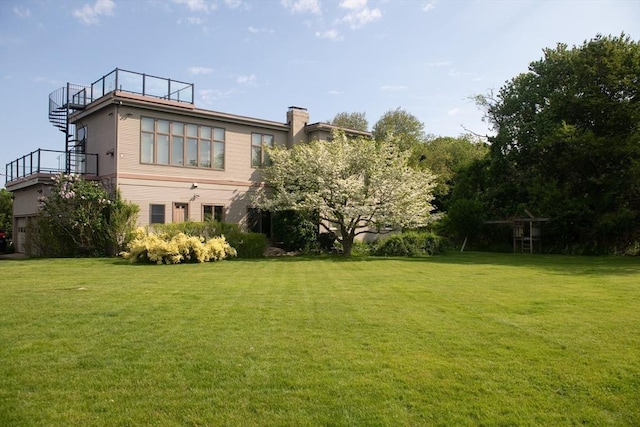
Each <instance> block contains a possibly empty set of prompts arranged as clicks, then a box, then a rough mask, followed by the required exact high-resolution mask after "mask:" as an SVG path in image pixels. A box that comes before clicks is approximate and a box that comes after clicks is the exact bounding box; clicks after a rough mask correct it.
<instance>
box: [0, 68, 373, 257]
mask: <svg viewBox="0 0 640 427" xmlns="http://www.w3.org/2000/svg"><path fill="white" fill-rule="evenodd" d="M49 98H50V99H49V119H50V121H51V122H52V124H53V125H54V126H56V127H58V128H59V129H60V130H61V131H62V132H63V133H64V134H65V138H66V140H65V147H64V150H61V151H50V150H49V151H48V150H36V151H34V152H32V153H30V154H27V155H25V156H23V157H21V158H20V159H17V160H15V161H13V162H11V163H9V164H7V165H6V175H7V182H6V184H5V186H6V188H7V190H9V191H11V192H13V194H14V233H13V234H14V245H15V248H16V250H17V251H18V252H25V251H28V246H27V244H26V243H27V235H26V233H25V232H26V230H27V228H28V227H27V226H28V224H29V221H30V219H31V218H33V217H34V216H35V215H36V213H37V211H38V204H39V202H38V198H39V197H40V196H41V195H42V194H46V192H47V191H48V188H49V186H50V185H51V183H52V180H51V176H52V175H53V174H56V173H60V172H66V173H77V174H81V175H83V176H85V177H86V178H88V179H96V180H100V181H102V182H104V183H105V184H107V185H111V186H112V188H119V189H120V191H121V194H122V196H123V197H124V198H125V199H126V200H129V201H132V202H134V203H136V204H137V205H138V206H139V207H140V215H139V225H147V224H150V223H156V222H161V223H165V222H180V221H186V220H191V221H203V220H205V219H206V218H208V217H212V218H215V219H218V220H224V221H227V222H233V223H239V224H242V225H243V226H244V227H245V228H247V229H250V230H252V231H257V232H264V233H267V234H268V233H269V232H270V217H269V215H268V214H267V213H260V212H259V211H258V210H256V209H253V208H252V206H251V202H250V195H251V193H252V192H253V191H254V190H255V189H256V188H257V187H258V186H261V185H263V183H262V178H261V169H260V168H261V167H262V166H263V165H265V164H267V163H268V162H269V159H268V156H267V153H266V150H265V147H266V146H272V145H279V146H286V147H289V148H290V147H292V146H293V145H294V144H299V143H304V142H308V141H310V140H313V139H319V140H326V139H327V138H329V137H330V135H331V132H332V130H333V129H334V126H332V125H329V124H326V123H313V124H310V123H309V113H308V112H307V110H306V109H305V108H300V107H289V109H288V111H287V112H286V120H285V121H284V122H275V121H269V120H262V119H257V118H252V117H244V116H239V115H234V114H227V113H222V112H217V111H210V110H204V109H200V108H197V107H196V106H195V104H194V87H193V84H190V83H184V82H180V81H175V80H171V79H166V78H159V77H155V76H150V75H146V74H140V73H135V72H131V71H126V70H121V69H116V70H114V71H112V72H111V73H109V74H107V75H105V76H104V77H102V78H100V79H98V80H97V81H96V82H94V83H93V84H91V85H90V86H81V85H73V84H67V86H66V87H64V88H61V89H59V90H57V91H55V92H53V93H52V94H51V95H50V97H49ZM347 132H349V133H352V134H355V135H369V134H368V133H366V132H358V131H350V130H347Z"/></svg>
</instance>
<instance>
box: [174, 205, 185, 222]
mask: <svg viewBox="0 0 640 427" xmlns="http://www.w3.org/2000/svg"><path fill="white" fill-rule="evenodd" d="M188 218H189V205H188V204H186V203H174V204H173V222H184V221H186V220H187V219H188Z"/></svg>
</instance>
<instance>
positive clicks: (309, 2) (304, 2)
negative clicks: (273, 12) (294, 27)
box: [280, 0, 321, 15]
mask: <svg viewBox="0 0 640 427" xmlns="http://www.w3.org/2000/svg"><path fill="white" fill-rule="evenodd" d="M280 4H281V5H282V6H284V8H285V9H288V10H289V11H290V12H292V13H313V14H315V15H319V14H320V13H321V12H320V3H319V2H318V0H280Z"/></svg>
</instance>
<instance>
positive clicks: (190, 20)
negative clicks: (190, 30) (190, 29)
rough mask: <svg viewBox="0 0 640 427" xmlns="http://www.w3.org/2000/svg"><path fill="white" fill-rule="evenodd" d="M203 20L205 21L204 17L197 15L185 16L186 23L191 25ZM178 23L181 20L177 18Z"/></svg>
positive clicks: (200, 23) (198, 23) (199, 23)
mask: <svg viewBox="0 0 640 427" xmlns="http://www.w3.org/2000/svg"><path fill="white" fill-rule="evenodd" d="M205 22H207V21H206V20H205V19H203V18H200V17H198V16H189V17H188V18H187V23H189V24H191V25H202V24H204V23H205ZM178 23H179V24H180V23H182V20H178Z"/></svg>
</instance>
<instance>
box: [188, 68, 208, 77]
mask: <svg viewBox="0 0 640 427" xmlns="http://www.w3.org/2000/svg"><path fill="white" fill-rule="evenodd" d="M188 71H189V74H193V75H196V76H197V75H200V74H211V73H213V68H207V67H189V69H188Z"/></svg>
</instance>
